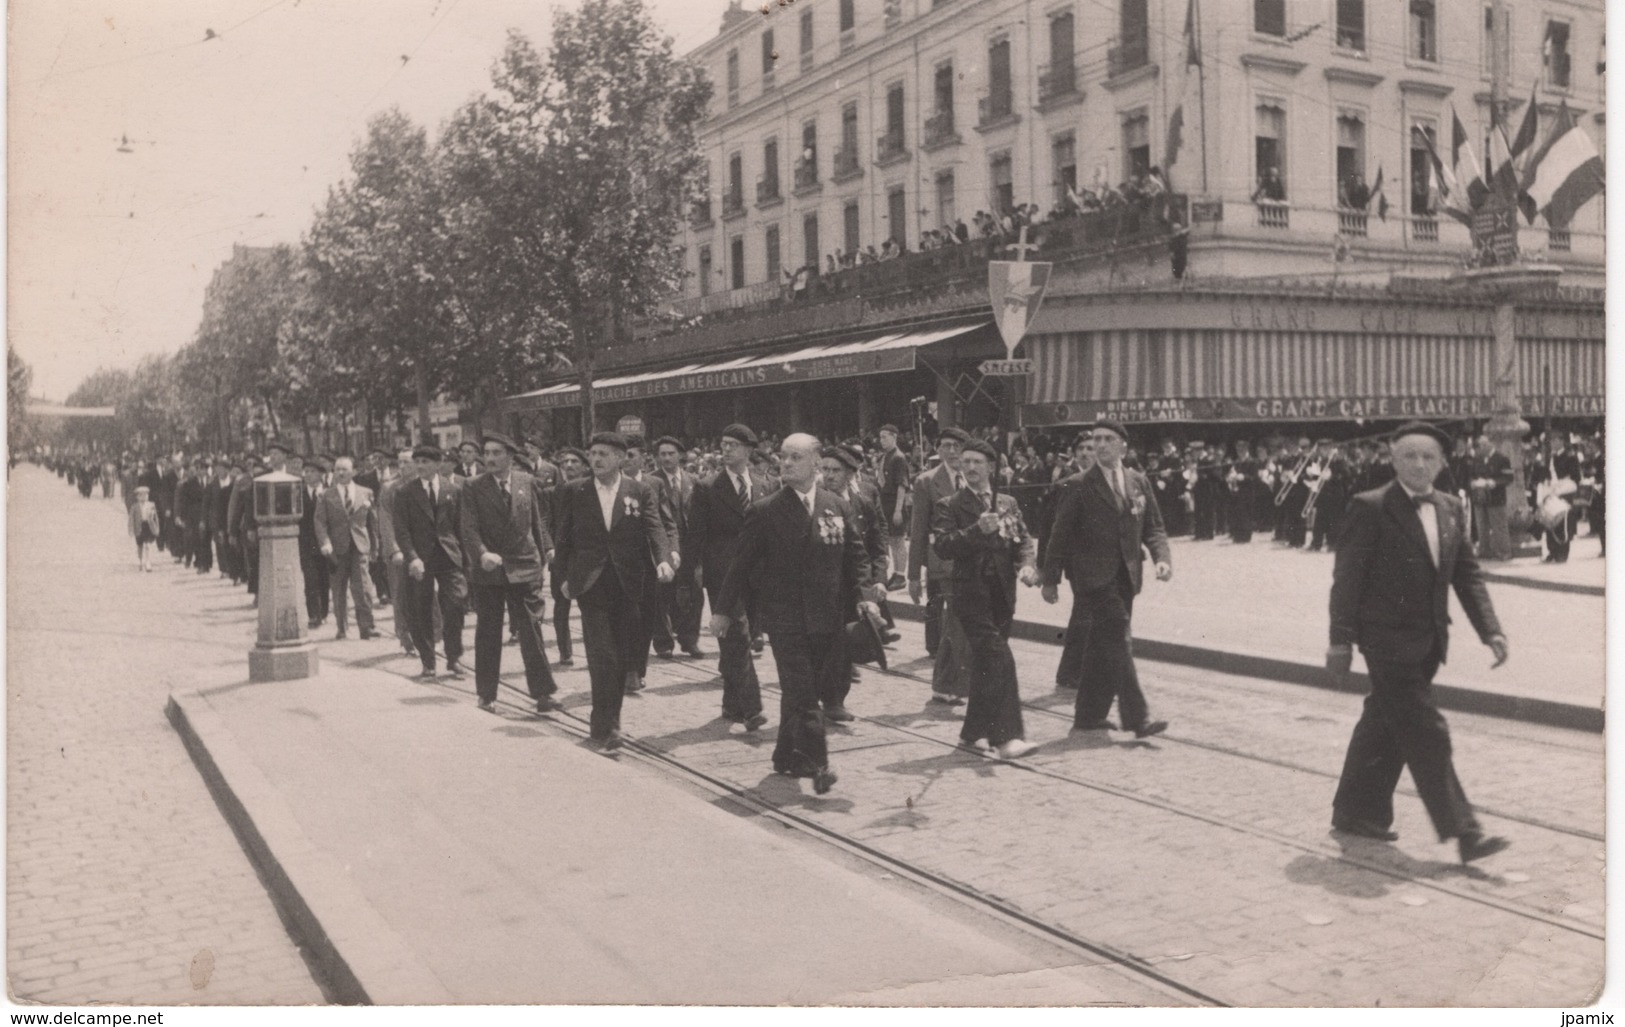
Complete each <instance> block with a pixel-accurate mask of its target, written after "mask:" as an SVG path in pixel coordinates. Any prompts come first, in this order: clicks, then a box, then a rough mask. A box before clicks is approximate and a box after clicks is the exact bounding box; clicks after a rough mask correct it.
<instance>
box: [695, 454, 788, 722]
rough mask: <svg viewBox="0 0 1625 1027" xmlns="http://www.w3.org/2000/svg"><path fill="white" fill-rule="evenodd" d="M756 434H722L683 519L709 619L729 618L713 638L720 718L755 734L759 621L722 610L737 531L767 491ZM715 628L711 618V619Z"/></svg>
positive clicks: (759, 704)
mask: <svg viewBox="0 0 1625 1027" xmlns="http://www.w3.org/2000/svg"><path fill="white" fill-rule="evenodd" d="M756 444H757V438H756V433H755V432H754V431H752V430H751V429H750V428H749V427H748V426H746V425H743V424H730V425H728V427H726V428H724V429H722V470H721V471H719V472H718V473H717V474H716V475H714V476H712V477H711V478H710V479H709V480H707V481H703V482H701V483H700V484H699V485H698V487H696V488H695V490H694V499H693V503H692V505H691V506H690V508H689V517H688V536H687V539H688V541H687V545H688V553H689V557H690V559H691V560H695V561H697V562H698V564H699V566H698V567H697V568H696V569H697V570H698V571H699V573H700V577H701V578H702V579H703V581H704V583H705V594H706V598H707V599H708V600H710V603H711V612H712V614H713V615H714V614H718V613H724V614H727V615H728V630H727V631H725V632H723V633H722V634H719V635H717V649H718V651H719V660H718V668H717V669H718V671H719V672H720V673H721V674H722V716H723V717H724V718H726V719H727V720H731V721H734V722H735V723H741V724H744V725H745V728H746V730H749V731H756V730H758V729H760V728H761V727H762V726H763V725H764V724H766V723H767V718H766V717H764V716H762V689H761V683H760V682H759V681H758V679H757V677H756V666H755V664H754V663H753V662H752V661H751V656H750V635H751V632H752V631H753V630H755V629H756V622H757V621H758V620H759V619H760V618H759V617H757V616H756V615H755V613H754V612H753V611H750V610H747V609H746V608H745V607H734V608H728V607H724V606H723V605H722V582H723V581H724V580H725V579H726V578H727V576H728V569H729V568H730V567H732V566H733V561H734V553H735V552H736V551H737V546H738V542H739V532H740V529H741V528H743V527H744V524H745V515H746V512H747V511H748V510H749V508H750V506H751V504H752V503H754V502H755V501H756V500H758V499H761V498H762V497H763V496H765V495H767V494H768V492H769V489H768V483H767V478H766V477H765V476H764V475H763V474H762V473H761V472H760V471H758V470H757V469H755V468H754V467H752V466H751V460H750V455H751V452H752V451H753V450H755V448H756ZM713 623H714V617H713Z"/></svg>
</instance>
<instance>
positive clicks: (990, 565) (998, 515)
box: [931, 439, 1038, 760]
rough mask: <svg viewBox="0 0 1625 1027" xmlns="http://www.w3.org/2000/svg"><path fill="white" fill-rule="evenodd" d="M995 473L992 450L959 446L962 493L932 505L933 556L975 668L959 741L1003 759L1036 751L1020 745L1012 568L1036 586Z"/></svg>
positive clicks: (1027, 544)
mask: <svg viewBox="0 0 1625 1027" xmlns="http://www.w3.org/2000/svg"><path fill="white" fill-rule="evenodd" d="M997 466H998V454H997V453H996V452H995V451H994V449H993V447H992V446H991V445H989V444H988V443H986V442H984V441H982V440H981V439H971V440H970V441H968V442H966V443H965V446H964V449H963V450H961V451H960V454H959V470H960V473H961V474H962V475H963V476H964V479H965V487H964V488H962V489H960V490H959V491H958V492H956V493H954V494H953V495H951V496H946V497H944V498H942V499H939V500H937V504H936V507H935V508H934V509H933V510H932V511H931V537H932V539H933V541H932V546H933V547H934V548H935V550H936V552H937V553H938V554H939V555H941V556H942V557H943V558H945V559H948V560H952V561H953V575H954V590H953V597H954V598H953V605H954V609H955V611H956V616H957V617H958V618H959V623H960V625H961V626H962V627H963V628H964V630H965V637H966V638H967V639H968V640H969V642H970V649H971V658H972V666H973V667H974V670H973V671H972V676H971V691H970V704H969V705H968V706H966V707H965V723H964V726H963V727H962V728H961V729H960V732H959V737H960V741H961V743H962V744H963V745H965V746H966V747H967V748H972V749H976V750H978V751H980V752H988V751H992V752H996V753H998V755H999V757H1000V758H1001V759H1007V760H1009V759H1017V758H1019V757H1022V756H1026V755H1027V754H1028V753H1030V752H1032V751H1033V750H1034V749H1036V748H1038V746H1036V745H1034V744H1033V743H1031V742H1029V741H1027V740H1026V738H1025V735H1026V731H1025V729H1024V728H1023V726H1022V719H1021V693H1020V691H1019V689H1018V687H1017V683H1016V658H1015V656H1014V655H1013V654H1012V653H1011V652H1010V625H1011V623H1012V622H1013V620H1014V618H1015V613H1016V574H1017V568H1018V567H1019V569H1020V575H1021V583H1022V584H1023V585H1027V586H1029V587H1031V586H1032V585H1036V584H1037V583H1038V566H1037V552H1038V546H1037V543H1036V542H1034V540H1033V537H1032V535H1031V534H1030V533H1029V532H1028V531H1027V526H1026V524H1025V523H1023V521H1022V518H1021V507H1020V506H1019V505H1018V504H1017V503H1016V500H1015V497H1014V496H1010V495H1006V494H999V493H995V492H994V491H993V471H994V468H996V467H997Z"/></svg>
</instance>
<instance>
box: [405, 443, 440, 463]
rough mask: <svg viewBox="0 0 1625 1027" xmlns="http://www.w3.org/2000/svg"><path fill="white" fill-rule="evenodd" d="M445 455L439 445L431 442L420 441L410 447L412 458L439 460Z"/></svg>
mask: <svg viewBox="0 0 1625 1027" xmlns="http://www.w3.org/2000/svg"><path fill="white" fill-rule="evenodd" d="M443 456H445V454H444V453H442V452H440V447H439V446H437V445H435V444H434V443H432V442H422V443H419V444H418V445H416V446H413V447H412V459H413V460H439V459H440V458H441V457H443Z"/></svg>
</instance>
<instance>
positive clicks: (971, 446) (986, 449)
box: [961, 439, 999, 463]
mask: <svg viewBox="0 0 1625 1027" xmlns="http://www.w3.org/2000/svg"><path fill="white" fill-rule="evenodd" d="M964 453H980V454H982V455H983V456H985V457H987V458H988V459H989V460H991V461H992V462H994V463H998V462H999V452H998V450H996V449H994V448H993V445H992V443H989V442H987V441H984V440H983V439H971V440H970V441H969V442H967V443H965V446H964V449H963V450H961V455H963V454H964Z"/></svg>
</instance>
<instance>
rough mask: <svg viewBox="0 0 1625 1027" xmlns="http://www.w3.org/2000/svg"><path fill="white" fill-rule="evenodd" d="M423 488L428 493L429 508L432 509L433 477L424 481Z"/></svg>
mask: <svg viewBox="0 0 1625 1027" xmlns="http://www.w3.org/2000/svg"><path fill="white" fill-rule="evenodd" d="M423 488H424V490H425V491H427V492H428V493H429V509H431V510H432V509H434V504H435V494H434V481H433V479H431V480H429V481H426V482H424V483H423Z"/></svg>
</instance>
